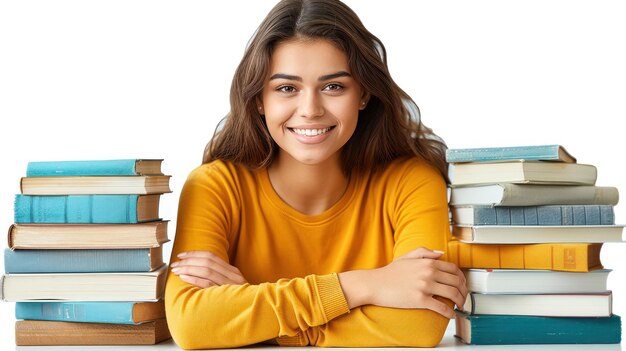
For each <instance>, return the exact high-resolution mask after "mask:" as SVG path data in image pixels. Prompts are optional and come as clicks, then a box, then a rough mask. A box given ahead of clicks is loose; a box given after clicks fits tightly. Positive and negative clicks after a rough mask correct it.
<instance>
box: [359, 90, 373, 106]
mask: <svg viewBox="0 0 626 351" xmlns="http://www.w3.org/2000/svg"><path fill="white" fill-rule="evenodd" d="M370 97H371V95H370V93H369V92H367V91H363V94H362V95H361V102H360V105H359V110H365V108H366V107H367V103H368V102H369V101H370Z"/></svg>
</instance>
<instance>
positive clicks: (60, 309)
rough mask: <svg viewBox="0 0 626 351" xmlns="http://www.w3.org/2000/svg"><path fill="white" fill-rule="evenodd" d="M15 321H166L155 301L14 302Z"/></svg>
mask: <svg viewBox="0 0 626 351" xmlns="http://www.w3.org/2000/svg"><path fill="white" fill-rule="evenodd" d="M15 318H16V319H26V320H44V321H63V322H79V323H109V324H140V323H144V322H149V321H153V320H156V319H160V318H165V307H164V305H163V300H160V301H157V302H123V301H122V302H16V303H15Z"/></svg>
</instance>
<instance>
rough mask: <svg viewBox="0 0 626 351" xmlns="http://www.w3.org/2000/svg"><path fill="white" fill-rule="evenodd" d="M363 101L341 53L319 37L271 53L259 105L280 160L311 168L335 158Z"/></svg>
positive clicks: (282, 44) (291, 43) (344, 56)
mask: <svg viewBox="0 0 626 351" xmlns="http://www.w3.org/2000/svg"><path fill="white" fill-rule="evenodd" d="M366 98H367V96H366V94H364V92H363V90H362V88H361V86H360V85H359V84H358V83H357V82H356V81H355V80H354V78H352V75H351V72H350V67H349V65H348V58H347V57H346V55H345V54H344V53H343V52H342V51H341V50H339V49H338V48H337V47H335V46H334V45H333V44H332V43H330V42H329V41H327V40H323V39H312V40H293V41H286V42H282V43H280V44H279V45H277V46H276V48H275V49H274V52H273V55H272V60H271V64H270V71H269V75H268V77H267V78H266V80H265V83H264V86H263V92H262V95H261V101H259V102H258V104H259V105H260V107H261V109H260V112H261V114H264V115H265V121H266V123H267V128H268V129H269V132H270V135H271V136H272V138H273V139H274V141H276V143H277V144H278V146H279V147H280V148H281V150H280V152H281V155H280V157H284V156H290V157H292V158H293V159H295V160H297V161H299V162H301V163H303V164H309V165H313V164H319V163H322V162H324V161H326V160H328V159H329V158H333V157H339V151H340V150H341V148H342V147H343V146H344V145H345V144H346V142H347V141H348V139H350V137H351V136H352V134H353V133H354V130H355V129H356V125H357V120H358V115H359V109H362V108H364V107H365V104H366V103H367V101H366Z"/></svg>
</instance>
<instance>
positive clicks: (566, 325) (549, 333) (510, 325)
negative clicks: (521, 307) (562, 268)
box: [456, 311, 622, 345]
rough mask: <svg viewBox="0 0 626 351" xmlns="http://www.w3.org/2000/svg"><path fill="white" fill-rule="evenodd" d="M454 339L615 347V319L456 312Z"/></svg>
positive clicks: (618, 336)
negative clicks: (612, 345)
mask: <svg viewBox="0 0 626 351" xmlns="http://www.w3.org/2000/svg"><path fill="white" fill-rule="evenodd" d="M456 336H457V337H458V338H460V339H461V341H463V342H464V343H466V344H471V345H507V344H508V345H513V344H619V343H620V342H621V340H622V321H621V318H620V317H619V316H618V315H615V314H614V315H612V316H611V317H600V318H572V317H567V318H566V317H563V318H561V317H534V316H490V315H480V316H472V315H468V314H466V313H463V312H459V311H456Z"/></svg>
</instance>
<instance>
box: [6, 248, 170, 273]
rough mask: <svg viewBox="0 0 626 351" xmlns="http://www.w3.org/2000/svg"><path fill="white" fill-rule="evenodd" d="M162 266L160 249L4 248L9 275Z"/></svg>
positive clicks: (111, 270) (130, 270)
mask: <svg viewBox="0 0 626 351" xmlns="http://www.w3.org/2000/svg"><path fill="white" fill-rule="evenodd" d="M161 265H163V254H162V249H161V247H160V246H159V247H154V248H149V249H112V250H99V249H95V250H82V249H81V250H11V249H9V248H6V249H4V269H5V271H6V273H92V272H151V271H153V270H155V269H157V268H159V267H160V266H161Z"/></svg>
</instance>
